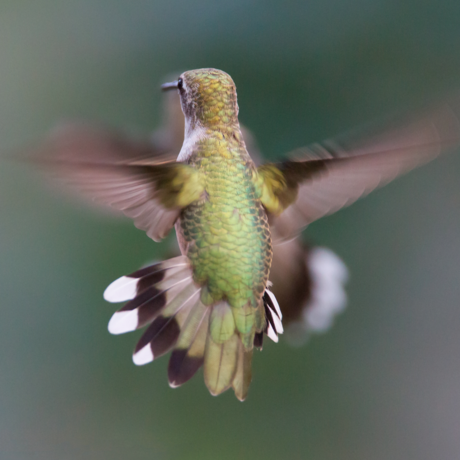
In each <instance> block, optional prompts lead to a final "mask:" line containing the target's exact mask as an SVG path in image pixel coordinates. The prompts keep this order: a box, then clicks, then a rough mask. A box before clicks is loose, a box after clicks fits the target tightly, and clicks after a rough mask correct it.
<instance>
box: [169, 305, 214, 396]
mask: <svg viewBox="0 0 460 460" xmlns="http://www.w3.org/2000/svg"><path fill="white" fill-rule="evenodd" d="M208 321H209V308H208V307H206V306H205V305H203V303H202V302H201V300H199V301H198V302H197V304H196V305H195V306H194V307H193V308H192V311H191V312H190V314H189V316H188V318H187V321H186V323H185V324H184V327H183V328H182V331H181V333H180V336H179V340H178V341H177V345H176V348H175V349H174V350H173V352H172V354H171V358H170V359H169V364H168V380H169V385H170V386H171V387H173V388H176V387H178V386H180V385H182V384H183V383H185V382H187V381H188V380H190V379H191V378H192V377H193V376H194V375H195V373H196V371H197V370H198V369H199V368H200V367H201V366H202V365H203V362H204V350H205V346H206V335H207V333H208Z"/></svg>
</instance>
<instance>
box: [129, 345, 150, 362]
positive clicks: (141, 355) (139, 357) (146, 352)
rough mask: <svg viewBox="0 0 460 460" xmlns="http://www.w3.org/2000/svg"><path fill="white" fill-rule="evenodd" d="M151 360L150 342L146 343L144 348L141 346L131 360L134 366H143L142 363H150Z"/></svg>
mask: <svg viewBox="0 0 460 460" xmlns="http://www.w3.org/2000/svg"><path fill="white" fill-rule="evenodd" d="M152 361H153V353H152V349H151V348H150V344H147V345H146V346H145V347H144V348H141V349H140V350H139V351H138V352H137V353H134V355H133V362H134V364H135V365H136V366H143V365H144V364H148V363H151V362H152Z"/></svg>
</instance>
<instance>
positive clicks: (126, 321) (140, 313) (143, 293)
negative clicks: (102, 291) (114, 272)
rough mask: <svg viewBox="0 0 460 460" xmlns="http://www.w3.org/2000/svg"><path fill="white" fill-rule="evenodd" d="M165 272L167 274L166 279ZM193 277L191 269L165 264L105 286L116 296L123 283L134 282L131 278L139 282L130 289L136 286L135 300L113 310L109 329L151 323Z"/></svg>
mask: <svg viewBox="0 0 460 460" xmlns="http://www.w3.org/2000/svg"><path fill="white" fill-rule="evenodd" d="M165 276H167V277H166V279H165ZM123 278H125V279H123ZM190 278H191V271H190V269H189V268H188V267H185V268H184V267H183V266H179V267H172V268H169V269H168V268H166V269H163V270H162V271H157V272H154V273H152V274H147V275H145V276H141V277H140V278H134V277H133V276H132V275H130V276H129V277H126V276H125V277H122V278H119V279H118V280H116V281H114V282H113V283H112V284H111V285H110V286H109V287H108V288H107V289H106V293H107V292H108V295H107V296H108V297H110V298H112V299H113V298H115V297H114V296H115V295H116V293H117V292H118V293H119V294H120V286H122V285H124V286H125V287H126V285H127V283H132V281H131V280H134V281H135V283H136V285H135V286H134V288H133V287H131V288H130V289H131V290H135V292H136V293H135V294H134V298H132V300H130V301H129V302H128V303H127V304H126V305H125V306H124V307H123V308H121V309H120V310H118V311H117V312H116V313H114V314H113V316H112V318H111V319H110V322H109V326H108V328H109V332H110V333H111V334H123V333H125V332H130V331H134V330H136V329H139V328H141V327H143V326H145V325H147V324H149V323H150V322H152V321H153V320H154V319H155V318H156V317H157V316H158V315H159V314H160V313H161V311H162V310H163V308H164V307H165V306H166V305H167V304H168V303H169V302H171V300H173V299H175V298H176V296H178V295H180V293H181V292H182V291H183V289H184V282H186V281H187V280H189V279H190ZM126 279H128V281H126ZM146 280H148V281H149V282H150V283H153V285H152V284H150V286H149V287H147V281H146ZM126 295H127V291H126V290H125V291H124V294H123V295H122V297H126Z"/></svg>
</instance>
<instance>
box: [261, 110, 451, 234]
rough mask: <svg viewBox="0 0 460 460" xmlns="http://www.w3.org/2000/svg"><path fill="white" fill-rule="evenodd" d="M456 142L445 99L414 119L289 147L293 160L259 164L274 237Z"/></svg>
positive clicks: (295, 230) (297, 228)
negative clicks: (334, 139) (334, 138)
mask: <svg viewBox="0 0 460 460" xmlns="http://www.w3.org/2000/svg"><path fill="white" fill-rule="evenodd" d="M459 144H460V122H459V119H458V117H457V115H456V114H455V111H454V110H453V107H452V105H449V104H444V105H442V106H440V107H438V108H436V109H435V110H432V111H430V112H429V113H427V114H425V115H424V116H420V117H418V118H417V119H413V120H409V121H407V120H406V121H403V122H399V123H393V124H392V126H387V127H386V129H383V130H382V129H380V130H373V131H371V132H370V131H368V132H367V134H366V135H356V133H355V134H354V135H353V134H352V135H349V136H347V137H343V138H342V139H341V140H338V141H332V140H329V141H325V142H324V143H322V144H313V145H312V146H310V147H307V148H304V149H299V150H297V151H295V152H293V155H294V156H295V159H294V160H292V161H286V162H284V163H281V164H278V165H274V164H267V165H264V166H262V167H260V168H259V173H260V174H261V175H262V179H263V181H264V189H263V190H264V194H265V202H264V198H262V202H263V203H264V205H265V206H266V208H267V210H268V211H269V213H271V214H272V219H273V220H272V224H273V229H274V234H275V235H276V236H275V237H276V238H281V239H286V238H289V237H292V236H294V235H295V234H296V233H298V232H299V231H300V230H301V229H302V228H303V227H305V226H306V225H308V224H309V223H311V222H313V221H315V220H316V219H319V218H320V217H322V216H325V215H328V214H332V213H333V212H335V211H337V210H339V209H340V208H342V207H344V206H348V205H350V204H352V203H353V202H354V201H356V200H357V199H358V198H360V197H362V196H365V195H366V194H368V193H369V192H371V191H372V190H374V189H375V188H377V187H381V186H383V185H385V184H387V183H388V182H390V181H391V180H393V179H394V178H396V177H397V176H398V175H400V174H404V173H405V172H408V171H410V170H411V169H413V168H415V167H417V166H420V165H422V164H424V163H427V162H429V161H431V160H433V159H434V158H436V157H437V156H438V155H439V154H440V153H441V152H443V151H446V150H450V149H453V148H455V147H457V146H458V145H459ZM283 211H284V212H283Z"/></svg>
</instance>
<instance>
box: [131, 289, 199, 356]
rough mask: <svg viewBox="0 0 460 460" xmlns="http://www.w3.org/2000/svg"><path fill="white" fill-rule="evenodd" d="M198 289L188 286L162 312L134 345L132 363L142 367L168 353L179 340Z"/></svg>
mask: <svg viewBox="0 0 460 460" xmlns="http://www.w3.org/2000/svg"><path fill="white" fill-rule="evenodd" d="M198 293H199V288H197V287H196V286H195V285H194V284H193V283H191V284H188V285H187V286H186V287H185V288H184V289H183V290H182V292H181V293H179V294H178V295H177V296H176V297H175V298H174V299H173V300H172V301H171V302H170V303H169V304H168V305H167V306H166V307H165V308H164V309H163V311H162V313H161V316H159V317H158V318H156V319H155V320H154V321H153V322H152V324H151V325H150V326H149V327H148V328H147V330H146V331H145V332H144V334H143V335H142V337H141V338H140V340H139V342H138V343H137V345H136V348H135V350H134V354H133V361H134V363H135V364H137V365H144V364H147V363H149V362H151V361H153V360H154V359H156V358H159V357H160V356H163V355H164V354H165V353H167V352H168V351H170V350H171V349H172V348H173V347H174V346H175V345H176V342H177V339H178V338H179V333H180V330H181V327H182V326H183V325H184V323H185V321H186V319H187V316H188V315H189V313H190V311H191V309H192V307H193V305H194V304H195V302H196V299H197V297H198V296H197V294H198Z"/></svg>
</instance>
